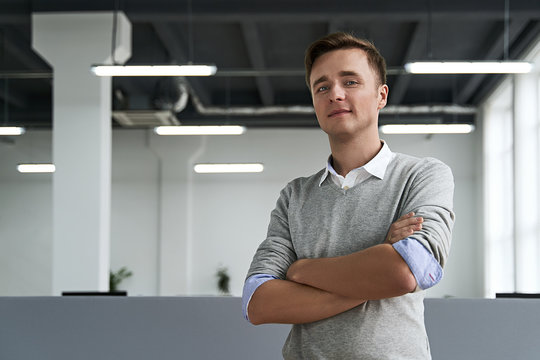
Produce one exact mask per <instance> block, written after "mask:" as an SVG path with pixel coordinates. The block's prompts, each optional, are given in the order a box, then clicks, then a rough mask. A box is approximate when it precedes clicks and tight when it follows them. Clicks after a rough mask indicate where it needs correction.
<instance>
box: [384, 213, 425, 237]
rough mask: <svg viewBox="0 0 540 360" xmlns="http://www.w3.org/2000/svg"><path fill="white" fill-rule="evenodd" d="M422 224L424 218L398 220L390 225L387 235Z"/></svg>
mask: <svg viewBox="0 0 540 360" xmlns="http://www.w3.org/2000/svg"><path fill="white" fill-rule="evenodd" d="M423 222H424V218H422V217H420V216H418V217H409V218H406V219H402V220H398V221H396V222H395V223H393V224H392V225H390V229H389V231H388V232H389V233H393V232H395V231H397V230H399V229H402V228H406V227H409V226H415V225H418V224H422V223H423Z"/></svg>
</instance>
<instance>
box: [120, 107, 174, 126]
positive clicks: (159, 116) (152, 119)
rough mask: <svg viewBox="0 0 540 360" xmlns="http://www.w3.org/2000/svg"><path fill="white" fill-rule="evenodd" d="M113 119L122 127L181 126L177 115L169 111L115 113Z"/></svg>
mask: <svg viewBox="0 0 540 360" xmlns="http://www.w3.org/2000/svg"><path fill="white" fill-rule="evenodd" d="M112 117H113V119H114V120H115V121H116V122H117V123H118V124H120V125H121V126H122V127H149V126H164V125H180V121H178V119H177V118H176V115H175V114H174V113H173V112H172V111H169V110H162V111H153V110H130V111H113V113H112Z"/></svg>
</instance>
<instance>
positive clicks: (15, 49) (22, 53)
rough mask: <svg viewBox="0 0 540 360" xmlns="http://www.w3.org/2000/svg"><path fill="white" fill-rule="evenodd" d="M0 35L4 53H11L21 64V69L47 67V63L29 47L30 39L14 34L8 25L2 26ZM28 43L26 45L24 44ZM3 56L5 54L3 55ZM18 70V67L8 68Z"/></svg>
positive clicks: (41, 68)
mask: <svg viewBox="0 0 540 360" xmlns="http://www.w3.org/2000/svg"><path fill="white" fill-rule="evenodd" d="M0 36H2V38H3V47H4V49H5V52H6V55H8V54H9V55H11V56H13V57H14V58H15V59H17V62H18V63H19V64H21V65H23V66H21V69H23V68H24V69H26V68H27V69H31V70H44V69H47V68H48V65H47V63H46V62H45V61H44V60H42V59H41V58H40V57H39V55H36V53H34V51H33V50H32V48H31V47H30V41H29V40H27V39H25V38H23V37H21V36H20V35H18V34H16V32H15V31H13V30H11V29H9V27H4V28H2V30H1V32H0ZM26 45H28V46H26ZM4 56H5V55H4ZM9 70H20V69H9Z"/></svg>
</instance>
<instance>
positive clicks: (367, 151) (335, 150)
mask: <svg viewBox="0 0 540 360" xmlns="http://www.w3.org/2000/svg"><path fill="white" fill-rule="evenodd" d="M381 148H382V143H381V140H380V139H379V136H378V134H377V135H376V136H370V137H365V138H354V139H349V140H347V141H343V139H340V140H339V141H337V140H336V139H332V138H330V149H331V151H332V166H333V167H334V170H336V172H337V173H338V174H340V175H341V176H345V175H347V174H348V173H349V172H350V171H351V170H353V169H356V168H359V167H361V166H364V165H366V164H367V163H368V162H369V161H370V160H371V159H373V158H374V157H375V155H377V153H378V152H379V151H380V150H381Z"/></svg>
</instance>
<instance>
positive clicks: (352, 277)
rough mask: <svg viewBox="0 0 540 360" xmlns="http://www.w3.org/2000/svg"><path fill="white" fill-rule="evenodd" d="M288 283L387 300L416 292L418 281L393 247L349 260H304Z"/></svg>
mask: <svg viewBox="0 0 540 360" xmlns="http://www.w3.org/2000/svg"><path fill="white" fill-rule="evenodd" d="M287 279H289V280H291V281H294V282H296V283H299V284H305V285H308V286H312V287H315V288H318V289H321V290H324V291H327V292H330V293H333V294H337V295H340V296H345V297H348V298H356V299H368V300H375V299H383V298H389V297H395V296H400V295H404V294H406V293H409V292H411V291H413V290H414V289H415V287H416V280H415V278H414V276H413V274H412V273H411V271H410V269H409V267H408V265H407V263H405V261H404V260H403V258H402V257H401V256H400V255H399V254H398V253H397V252H396V251H395V250H394V248H393V247H392V246H391V245H390V244H381V245H377V246H373V247H370V248H368V249H365V250H362V251H359V252H355V253H352V254H350V255H346V256H340V257H333V258H320V259H302V260H299V261H297V262H295V263H293V264H292V265H291V267H290V268H289V271H288V273H287Z"/></svg>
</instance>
